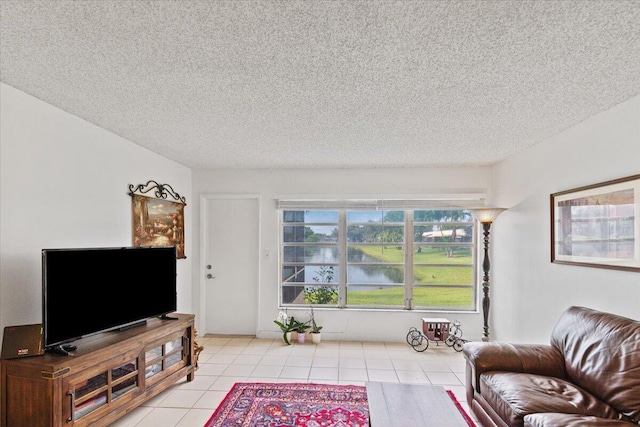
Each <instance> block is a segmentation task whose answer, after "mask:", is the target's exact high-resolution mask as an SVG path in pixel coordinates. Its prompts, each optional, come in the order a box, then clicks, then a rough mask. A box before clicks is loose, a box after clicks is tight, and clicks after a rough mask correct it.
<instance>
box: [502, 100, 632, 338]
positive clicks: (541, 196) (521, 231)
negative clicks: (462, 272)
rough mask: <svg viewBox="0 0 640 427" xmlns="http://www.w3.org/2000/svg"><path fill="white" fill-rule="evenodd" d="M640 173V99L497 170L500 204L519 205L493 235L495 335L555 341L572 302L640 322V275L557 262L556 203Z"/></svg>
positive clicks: (538, 145) (504, 216) (579, 127)
mask: <svg viewBox="0 0 640 427" xmlns="http://www.w3.org/2000/svg"><path fill="white" fill-rule="evenodd" d="M638 173H640V97H638V96H637V97H635V98H632V99H630V100H628V101H626V102H624V103H622V104H619V105H618V106H616V107H614V108H612V109H610V110H608V111H606V112H604V113H601V114H599V115H597V116H594V117H591V118H589V119H588V120H585V121H584V122H582V123H580V124H579V125H577V126H575V127H572V128H571V129H568V130H566V131H565V132H562V133H561V134H558V135H556V136H554V137H553V138H550V139H548V140H547V141H544V142H542V143H540V144H537V145H535V146H533V147H532V148H531V149H529V150H527V151H525V152H523V153H521V154H520V155H517V156H514V157H512V158H510V159H508V160H506V161H503V162H502V163H500V164H498V165H497V166H495V167H494V169H493V183H494V186H493V188H494V196H495V201H496V203H497V204H499V205H503V206H505V207H509V208H511V209H510V210H509V211H507V212H505V213H503V214H502V215H501V216H500V217H499V218H498V219H497V220H496V222H495V223H494V224H493V227H492V233H491V237H492V245H493V247H492V268H491V270H492V282H493V286H492V290H491V294H492V303H493V307H494V309H493V317H492V324H493V331H494V337H493V338H495V339H498V340H507V341H522V342H527V341H534V342H544V343H548V342H549V335H550V332H551V329H552V328H553V325H554V324H555V322H556V321H557V319H558V317H559V316H560V314H561V313H562V311H564V310H565V309H566V308H567V307H569V306H571V305H581V306H587V307H591V308H594V309H597V310H603V311H609V312H613V313H617V314H620V315H623V316H627V317H631V318H634V319H640V273H637V272H628V271H617V270H607V269H600V268H588V267H578V266H569V265H560V264H552V263H551V262H550V259H551V255H550V252H551V243H550V242H551V240H550V239H551V237H550V227H551V225H550V206H549V204H550V200H549V197H550V194H552V193H555V192H558V191H563V190H569V189H572V188H577V187H581V186H585V185H590V184H596V183H599V182H604V181H608V180H612V179H617V178H622V177H626V176H630V175H635V174H638ZM638 214H640V213H639V212H638V210H636V215H638Z"/></svg>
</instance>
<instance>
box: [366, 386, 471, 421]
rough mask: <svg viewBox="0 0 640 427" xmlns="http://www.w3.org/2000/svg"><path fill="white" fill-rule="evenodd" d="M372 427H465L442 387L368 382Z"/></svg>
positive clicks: (462, 419) (460, 415)
mask: <svg viewBox="0 0 640 427" xmlns="http://www.w3.org/2000/svg"><path fill="white" fill-rule="evenodd" d="M365 386H366V388H367V400H368V401H369V424H370V425H371V427H407V426H411V427H468V426H469V425H468V424H467V421H466V420H465V419H464V417H463V416H462V414H460V411H459V410H458V408H457V407H456V405H455V403H453V401H452V400H451V397H449V395H448V394H447V391H446V390H445V389H444V387H442V386H431V385H420V384H398V383H379V382H367V383H366V384H365Z"/></svg>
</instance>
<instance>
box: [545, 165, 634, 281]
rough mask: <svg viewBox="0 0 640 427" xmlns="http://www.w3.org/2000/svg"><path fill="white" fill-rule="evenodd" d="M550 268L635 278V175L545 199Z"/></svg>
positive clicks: (552, 195) (563, 192)
mask: <svg viewBox="0 0 640 427" xmlns="http://www.w3.org/2000/svg"><path fill="white" fill-rule="evenodd" d="M551 262H553V263H557V264H572V265H581V266H586V267H599V268H610V269H617V270H627V271H636V272H640V175H633V176H629V177H626V178H620V179H616V180H612V181H607V182H602V183H598V184H593V185H589V186H585V187H580V188H575V189H572V190H567V191H561V192H558V193H554V194H551Z"/></svg>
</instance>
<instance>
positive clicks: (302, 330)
mask: <svg viewBox="0 0 640 427" xmlns="http://www.w3.org/2000/svg"><path fill="white" fill-rule="evenodd" d="M291 318H292V319H293V316H292V317H291ZM307 329H309V322H302V321H300V320H295V323H294V327H293V330H294V331H295V332H297V333H298V343H300V344H304V341H305V339H306V332H307Z"/></svg>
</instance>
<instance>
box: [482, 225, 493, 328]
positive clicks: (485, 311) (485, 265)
mask: <svg viewBox="0 0 640 427" xmlns="http://www.w3.org/2000/svg"><path fill="white" fill-rule="evenodd" d="M490 228H491V223H490V222H483V223H482V234H483V236H484V259H483V261H482V271H483V273H484V275H483V276H482V316H483V318H484V326H483V332H482V341H489V307H490V306H491V298H489V270H490V269H491V262H490V261H489V229H490Z"/></svg>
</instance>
